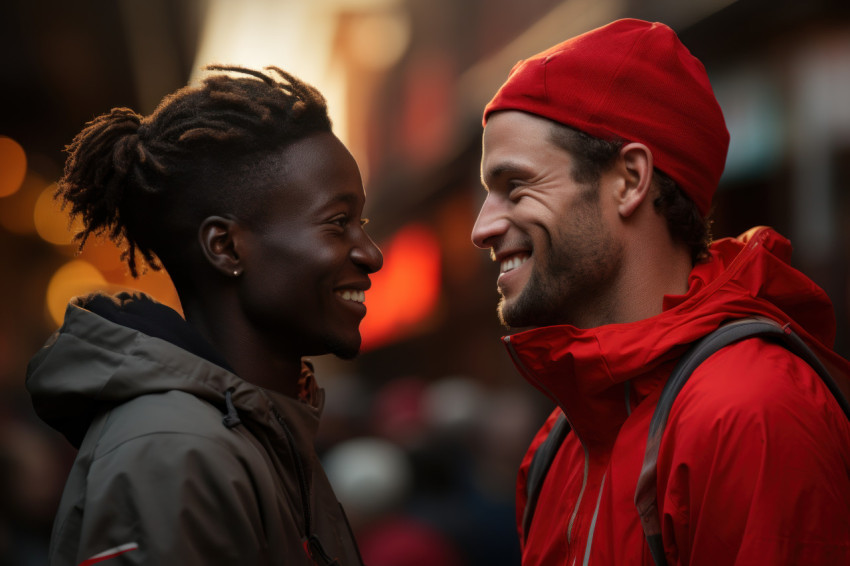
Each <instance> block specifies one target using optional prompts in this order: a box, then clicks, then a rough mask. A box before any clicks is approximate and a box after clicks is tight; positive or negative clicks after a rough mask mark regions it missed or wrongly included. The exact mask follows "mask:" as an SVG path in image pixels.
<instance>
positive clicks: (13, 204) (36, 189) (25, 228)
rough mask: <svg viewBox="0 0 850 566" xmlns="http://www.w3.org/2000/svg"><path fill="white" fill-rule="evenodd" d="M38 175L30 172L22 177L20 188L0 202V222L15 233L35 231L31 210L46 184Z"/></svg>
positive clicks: (33, 208)
mask: <svg viewBox="0 0 850 566" xmlns="http://www.w3.org/2000/svg"><path fill="white" fill-rule="evenodd" d="M48 184H49V183H48V181H46V180H45V179H44V178H43V177H41V176H40V175H37V174H35V173H30V174H29V175H27V176H26V177H25V178H24V182H23V184H22V185H21V188H20V190H18V191H16V192H15V193H13V194H12V195H10V196H8V197H6V198H4V199H3V200H2V202H0V224H2V226H3V227H4V228H5V229H6V230H8V231H9V232H13V233H15V234H31V233H32V232H34V231H35V225H34V223H33V210H35V203H36V201H37V200H38V197H39V195H41V192H42V191H43V190H44V187H46V186H47V185H48Z"/></svg>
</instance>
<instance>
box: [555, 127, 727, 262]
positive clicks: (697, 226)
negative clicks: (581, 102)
mask: <svg viewBox="0 0 850 566" xmlns="http://www.w3.org/2000/svg"><path fill="white" fill-rule="evenodd" d="M551 140H552V142H553V143H554V144H555V145H557V146H558V147H560V148H561V149H563V150H565V151H567V152H568V153H569V154H570V155H571V156H572V159H573V167H572V177H573V180H575V182H576V183H581V184H587V185H593V184H595V183H597V182H598V181H599V178H600V176H601V175H602V173H603V172H605V171H607V170H608V169H609V168H610V167H611V166H612V165H613V164H614V160H615V159H616V157H617V155H618V154H619V152H620V149H621V148H622V147H623V142H622V141H620V140H612V141H609V140H603V139H600V138H596V137H593V136H591V135H588V134H586V133H585V132H582V131H580V130H576V129H575V128H571V127H569V126H565V125H563V124H560V123H557V122H552V129H551ZM652 184H653V186H654V187H655V196H654V198H653V201H652V204H653V206H654V207H655V210H656V211H657V212H658V213H659V214H661V215H662V216H663V217H664V218H665V219H666V220H667V228H668V229H669V230H670V235H671V236H672V237H673V239H674V240H676V241H678V242H681V243H683V244H685V245H686V246H688V248H689V249H690V252H691V261H692V262H693V263H694V264H696V263H697V262H698V261H699V260H701V259H703V258H705V257H707V256H708V247H709V245H710V244H711V219H710V218H709V217H707V216H704V215H703V214H702V213H701V212H700V211H699V208H697V205H696V203H695V202H694V201H693V199H691V197H689V196H688V195H686V194H685V192H684V191H683V190H682V189H681V188H680V187H679V185H678V184H677V183H676V181H674V180H673V179H672V178H670V176H669V175H667V174H666V173H664V172H663V171H660V170H658V169H655V170H654V171H653V172H652Z"/></svg>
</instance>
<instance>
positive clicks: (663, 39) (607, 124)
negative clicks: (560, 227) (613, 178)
mask: <svg viewBox="0 0 850 566" xmlns="http://www.w3.org/2000/svg"><path fill="white" fill-rule="evenodd" d="M499 110H521V111H524V112H530V113H532V114H537V115H539V116H543V117H545V118H549V119H550V120H554V121H556V122H560V123H562V124H565V125H567V126H570V127H573V128H575V129H578V130H581V131H583V132H585V133H587V134H590V135H591V136H595V137H597V138H602V139H605V140H609V141H610V140H614V139H619V140H623V141H626V142H639V143H643V144H645V145H646V146H647V147H648V148H649V149H650V150H651V151H652V156H653V159H654V162H655V166H656V167H657V168H658V169H659V170H661V171H663V172H664V173H666V174H667V175H669V176H670V177H672V178H673V180H675V181H676V182H677V183H678V184H679V186H680V187H681V188H682V190H683V191H685V193H686V194H687V195H688V196H690V197H691V198H692V199H693V200H694V202H696V204H697V206H698V207H699V210H700V211H701V212H702V213H703V214H708V211H709V209H710V208H711V198H712V196H713V195H714V191H715V189H716V188H717V183H718V181H719V180H720V175H721V173H723V167H724V165H725V163H726V150H727V149H728V147H729V133H728V131H727V130H726V123H725V122H724V120H723V113H722V112H721V110H720V105H718V104H717V100H716V99H715V98H714V92H713V91H712V89H711V84H710V83H709V82H708V76H707V75H706V73H705V68H704V67H703V65H702V63H700V61H699V60H698V59H697V58H696V57H694V56H693V55H691V53H690V51H688V49H687V48H686V47H685V46H684V45H682V43H681V42H680V41H679V38H678V37H677V36H676V33H675V32H674V31H673V30H671V29H670V28H669V27H667V26H665V25H664V24H660V23H649V22H644V21H641V20H631V19H627V20H618V21H616V22H613V23H610V24H608V25H607V26H603V27H601V28H597V29H595V30H592V31H589V32H587V33H584V34H582V35H579V36H577V37H574V38H572V39H568V40H567V41H564V42H563V43H560V44H558V45H555V46H554V47H551V48H549V49H547V50H546V51H543V52H542V53H538V54H537V55H535V56H534V57H531V58H530V59H526V60H524V61H520V62H519V63H517V64H516V65H514V68H513V69H512V70H511V73H510V75H509V76H508V80H507V81H506V82H505V84H503V85H502V87H501V88H500V89H499V91H498V92H497V93H496V96H494V97H493V100H491V101H490V103H489V104H488V105H487V107H486V108H485V109H484V124H485V125H486V124H487V117H488V116H489V115H490V114H491V113H493V112H496V111H499Z"/></svg>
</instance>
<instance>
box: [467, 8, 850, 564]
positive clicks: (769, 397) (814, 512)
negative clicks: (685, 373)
mask: <svg viewBox="0 0 850 566" xmlns="http://www.w3.org/2000/svg"><path fill="white" fill-rule="evenodd" d="M484 124H485V128H484V138H483V156H482V162H481V175H482V181H483V183H484V186H485V188H486V189H487V197H486V199H485V201H484V204H483V205H482V207H481V211H480V214H479V216H478V219H477V221H476V223H475V226H474V228H473V232H472V239H473V241H474V243H475V244H476V245H477V246H478V247H481V248H489V249H490V250H491V255H492V257H493V259H494V260H495V261H496V262H497V263H498V264H499V266H500V274H499V278H498V282H497V285H498V289H499V292H500V294H501V297H502V298H501V302H500V304H499V315H500V317H501V319H502V321H503V323H504V324H505V325H506V326H509V327H514V328H517V327H526V328H531V329H530V330H526V331H524V332H520V333H517V334H514V335H512V336H509V337H507V338H505V342H506V345H507V348H508V350H509V352H510V354H511V356H512V359H513V362H514V364H515V365H516V367H517V369H518V370H519V371H520V373H521V374H522V375H523V377H525V378H526V379H527V380H528V381H529V382H530V383H531V384H532V385H534V386H535V387H536V388H538V389H539V390H540V391H542V392H543V393H544V394H546V395H547V396H549V397H550V398H551V399H552V400H553V401H554V402H555V403H556V404H557V408H556V409H555V411H554V412H553V413H552V415H551V416H550V418H549V419H548V420H547V422H546V424H545V425H544V426H543V427H542V429H541V430H540V432H539V433H538V435H537V437H536V438H535V439H534V441H533V442H532V444H531V446H530V448H529V451H528V453H527V455H526V457H525V458H524V460H523V463H522V465H521V469H520V474H519V485H518V510H517V519H518V527H519V534H520V537H521V539H522V556H523V564H524V565H525V566H536V565H555V564H559V565H560V564H570V565H571V564H616V565H624V564H653V563H654V561H653V557H652V555H651V554H650V549H649V545H648V544H647V542H646V540H645V539H644V533H643V531H642V528H641V519H640V516H639V514H638V511H637V509H636V507H635V491H636V484H637V482H638V477H639V475H640V473H641V467H642V464H643V460H644V451H645V448H646V446H647V434H648V428H649V422H650V419H651V417H652V415H653V412H654V410H655V408H656V405H657V404H658V398H659V393H660V391H661V388H662V387H663V386H664V384H665V382H666V381H667V379H668V376H670V373H671V371H672V369H673V366H674V365H675V363H676V361H677V360H678V359H679V358H680V357H682V355H683V354H684V353H685V352H686V350H687V348H688V346H689V345H690V344H691V343H693V342H694V341H696V340H698V339H699V338H701V337H703V336H705V335H707V334H709V333H711V332H712V331H714V330H715V329H717V328H719V327H720V326H721V325H723V324H724V323H726V322H728V321H730V320H736V319H741V318H746V317H752V316H759V317H765V318H768V319H771V320H774V321H776V322H778V323H779V324H781V325H783V326H785V325H788V326H787V328H789V329H791V330H793V332H795V333H796V334H798V335H800V336H801V337H802V338H803V339H804V340H805V341H806V342H807V343H808V345H809V347H810V348H812V349H813V350H814V351H815V352H816V353H817V354H818V356H819V357H821V358H822V359H823V360H825V361H826V362H828V365H830V367H831V368H832V369H833V371H835V370H838V371H843V372H846V371H847V364H846V362H844V361H843V360H842V359H841V358H839V357H838V356H836V355H835V354H834V353H833V352H832V351H831V346H830V345H831V344H832V341H833V339H834V331H835V321H834V315H833V313H832V307H831V304H830V302H829V299H828V298H827V297H826V295H825V294H824V293H823V291H822V290H821V289H819V288H818V287H817V286H816V285H815V284H814V283H812V282H811V281H810V280H809V279H807V278H806V277H805V276H803V275H802V274H801V273H799V272H798V271H795V270H794V269H793V268H791V267H790V265H789V264H788V259H789V255H790V245H789V242H788V241H787V240H785V239H784V238H782V237H781V236H780V235H779V234H777V233H776V232H774V231H772V230H770V229H767V228H761V229H754V230H752V231H750V232H748V233H747V234H745V235H743V236H741V237H740V238H738V239H723V240H719V241H717V242H715V243H713V244H711V246H710V247H709V246H708V243H707V242H708V223H707V220H706V217H707V215H708V213H709V209H710V204H711V199H712V195H713V193H714V190H715V188H716V186H717V183H718V180H719V178H720V175H721V172H722V170H723V166H724V162H725V158H726V151H727V145H728V134H727V131H726V127H725V123H724V120H723V115H722V113H721V110H720V107H719V105H718V104H717V102H716V100H715V97H714V95H713V92H712V90H711V86H710V84H709V82H708V79H707V76H706V74H705V70H704V68H703V66H702V64H701V63H700V62H699V61H698V60H697V59H696V58H694V57H693V56H692V55H691V54H690V53H689V52H688V50H687V49H686V48H685V47H684V46H683V45H682V44H681V43H680V41H679V40H678V38H677V37H676V35H675V33H674V32H673V31H672V30H670V29H669V28H668V27H666V26H664V25H662V24H658V23H647V22H642V21H637V20H620V21H617V22H614V23H612V24H609V25H607V26H604V27H602V28H599V29H596V30H593V31H590V32H588V33H585V34H583V35H580V36H578V37H575V38H573V39H571V40H568V41H565V42H563V43H561V44H559V45H556V46H554V47H552V48H550V49H548V50H546V51H544V52H542V53H540V54H538V55H535V56H534V57H532V58H530V59H528V60H525V61H521V62H519V63H518V64H517V65H516V66H515V67H514V69H513V70H512V71H511V74H510V76H509V77H508V79H507V81H506V82H505V84H504V85H503V86H502V87H501V88H500V89H499V91H498V92H497V93H496V95H495V96H494V98H493V99H492V101H491V102H490V103H489V104H488V106H487V107H486V109H485V111H484ZM561 414H563V415H565V417H566V421H567V422H568V424H569V427H570V432H569V433H568V434H567V435H566V437H565V438H564V440H563V443H562V444H561V445H560V447H559V448H558V447H556V449H557V452H556V453H555V455H554V459H553V460H552V462H551V466H550V468H549V469H548V472H546V474H545V477H544V479H543V480H542V484H541V485H540V486H539V492H538V495H537V500H536V508H534V509H533V510H532V511H533V515H530V516H526V517H525V521H523V518H524V517H523V515H524V513H526V506H527V504H528V503H529V501H528V498H529V494H528V492H527V491H526V487H527V484H528V483H529V482H531V481H532V480H531V479H530V478H529V467H530V465H531V462H532V460H533V458H534V456H535V454H536V452H537V451H538V450H539V449H540V446H541V444H542V443H543V442H544V440H545V439H546V437H547V435H548V434H549V432H550V430H551V429H552V428H553V426H555V423H556V422H557V420H558V418H559V416H560V415H561ZM653 471H655V472H656V473H657V481H656V482H655V483H654V485H653V487H654V488H655V489H656V490H657V495H656V498H657V506H658V510H659V513H660V531H661V533H660V534H661V540H662V545H663V546H662V553H661V554H662V555H663V556H662V557H661V560H665V559H666V561H667V563H669V564H690V565H718V564H800V563H804V562H805V563H806V564H848V563H850V480H848V471H850V425H848V421H847V418H846V417H845V416H844V414H843V413H842V412H841V409H840V408H839V406H838V404H837V402H836V399H835V398H834V397H833V395H832V394H831V393H830V392H829V390H827V389H826V387H825V386H824V384H823V383H822V382H821V380H820V378H819V377H818V375H817V374H816V373H815V371H814V370H813V369H812V368H811V367H810V366H809V365H808V364H807V363H806V362H804V361H803V360H802V359H800V358H799V357H797V356H795V355H794V354H792V353H791V352H789V351H788V350H787V349H786V348H784V347H783V346H782V345H779V344H776V343H773V342H770V341H767V340H765V339H762V338H752V339H747V340H742V341H740V342H737V343H735V344H733V345H730V346H728V347H726V348H724V349H722V350H720V351H719V352H717V353H716V354H714V355H713V356H711V357H710V358H709V359H708V360H706V361H705V362H704V363H702V364H701V365H699V366H698V368H697V369H696V371H694V372H693V374H692V375H691V378H690V380H689V381H688V383H687V384H686V385H685V387H684V388H683V389H682V390H681V392H680V393H679V395H678V397H677V398H676V400H675V402H674V404H673V406H672V410H671V412H670V414H669V419H668V421H667V426H666V429H665V432H664V434H663V437H662V440H661V444H660V450H659V453H658V460H657V463H656V464H655V467H654V470H653ZM533 497H534V496H532V498H533Z"/></svg>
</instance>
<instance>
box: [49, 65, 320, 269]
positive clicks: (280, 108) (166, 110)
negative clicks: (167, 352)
mask: <svg viewBox="0 0 850 566" xmlns="http://www.w3.org/2000/svg"><path fill="white" fill-rule="evenodd" d="M205 70H208V71H220V72H219V73H216V74H213V75H210V76H208V77H206V78H205V79H204V80H203V81H202V83H201V84H200V85H199V86H187V87H184V88H182V89H180V90H178V91H176V92H174V93H173V94H170V95H168V96H166V97H165V98H164V99H163V100H162V102H161V103H160V104H159V106H158V107H157V108H156V110H155V111H154V112H153V113H152V114H151V115H149V116H142V115H140V114H138V113H136V112H134V111H133V110H131V109H129V108H114V109H113V110H111V111H110V112H108V113H106V114H103V115H102V116H99V117H97V118H95V119H94V120H92V121H91V122H89V123H88V124H86V126H85V128H84V129H83V130H82V131H81V132H80V133H79V134H78V135H77V136H76V137H75V138H74V140H73V141H72V142H71V144H70V145H68V147H67V148H66V151H67V154H68V156H67V160H66V162H65V170H64V174H63V176H62V178H61V179H60V181H59V188H58V190H57V192H56V197H57V199H60V201H61V202H62V204H63V206H65V207H70V213H71V215H72V216H78V217H80V218H81V219H82V223H83V229H82V230H81V231H80V232H79V233H78V234H76V236H75V240H76V242H77V243H78V244H79V246H80V248H82V247H83V245H84V244H85V243H86V240H87V239H88V238H89V236H91V235H92V234H95V235H100V234H106V235H107V236H108V237H109V238H110V239H111V240H112V241H113V242H115V243H116V244H117V245H118V246H120V247H122V248H123V251H122V259H124V260H125V261H126V262H127V265H128V267H129V269H130V273H131V274H132V275H133V277H137V276H138V265H137V255H140V256H141V257H142V259H143V260H144V262H145V263H146V264H147V265H148V266H149V267H150V268H151V269H154V270H158V269H160V268H161V267H162V264H161V263H160V261H163V262H165V263H168V262H166V261H165V259H166V256H168V255H169V254H172V255H173V254H175V253H176V252H175V249H178V248H179V246H180V245H181V243H180V241H179V240H184V241H185V242H186V243H185V244H183V245H191V244H189V241H190V240H194V239H196V236H195V231H196V230H197V228H198V222H200V220H202V219H203V218H206V217H207V216H209V215H211V214H226V213H237V212H239V211H244V210H245V207H251V206H254V207H256V206H258V204H259V203H258V199H257V198H256V197H257V195H256V193H257V191H256V190H254V187H252V186H250V184H251V181H250V179H256V178H257V177H256V176H257V175H262V174H263V172H262V171H258V170H257V169H258V167H260V168H261V167H262V166H263V164H264V160H263V157H264V156H266V155H269V154H271V153H272V152H274V151H275V150H279V149H280V148H283V147H285V146H287V145H288V144H291V143H293V142H295V141H297V140H300V139H302V138H304V137H306V136H308V135H310V134H313V133H318V132H330V131H331V122H330V118H329V117H328V112H327V105H326V103H325V99H324V98H323V97H322V95H321V94H320V93H319V91H318V90H316V89H315V88H314V87H312V86H310V85H308V84H306V83H304V82H303V81H301V80H299V79H298V78H296V77H294V76H293V75H291V74H289V73H287V72H286V71H283V70H282V69H279V68H277V67H266V68H265V69H264V71H265V72H263V71H257V70H252V69H247V68H243V67H238V66H224V65H210V66H208V67H206V68H205ZM266 166H267V164H266ZM252 175H253V177H252ZM171 263H174V264H179V263H180V258H179V256H176V255H175V256H174V257H173V258H172V261H171ZM172 277H173V274H172Z"/></svg>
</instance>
